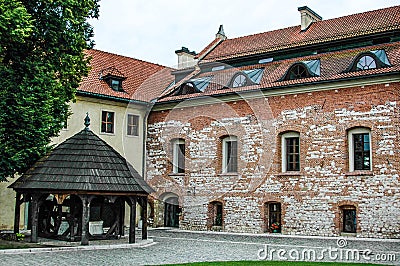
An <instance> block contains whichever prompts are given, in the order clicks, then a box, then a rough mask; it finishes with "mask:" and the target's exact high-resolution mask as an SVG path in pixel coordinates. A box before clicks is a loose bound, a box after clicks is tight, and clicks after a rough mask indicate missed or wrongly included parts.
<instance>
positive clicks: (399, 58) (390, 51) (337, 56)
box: [159, 42, 400, 102]
mask: <svg viewBox="0 0 400 266" xmlns="http://www.w3.org/2000/svg"><path fill="white" fill-rule="evenodd" d="M380 49H384V50H385V51H386V54H387V57H388V59H389V62H390V64H391V66H389V67H384V68H377V69H371V70H363V71H352V72H349V71H347V70H348V68H349V66H351V65H352V63H353V61H354V60H355V58H356V57H357V56H358V55H359V54H361V53H364V52H369V51H373V50H380ZM316 59H319V60H320V62H321V69H320V76H318V77H310V78H302V79H295V80H282V78H283V77H284V76H285V74H286V72H287V71H288V70H289V68H290V67H291V66H292V65H293V64H295V63H297V62H302V61H308V60H316ZM257 68H264V73H263V76H262V79H261V81H260V84H257V85H252V86H243V87H239V88H228V87H227V85H228V84H229V81H230V80H231V79H232V77H233V75H234V74H235V73H237V72H238V71H241V70H249V69H257ZM197 73H198V72H197ZM393 73H396V74H400V42H395V43H390V44H380V45H374V46H369V47H362V48H355V49H348V50H342V51H336V52H329V53H324V54H316V55H310V56H303V57H296V58H291V59H285V60H279V61H273V62H269V63H265V64H256V65H250V66H244V67H240V68H227V69H224V70H221V71H214V72H205V73H201V74H198V75H195V76H193V75H189V76H188V77H187V78H185V79H184V80H182V81H181V82H179V83H178V84H177V85H176V86H175V87H173V88H171V89H170V90H169V91H168V92H165V93H164V95H163V97H161V98H160V100H159V102H167V101H175V100H178V101H179V100H184V99H189V98H196V97H203V96H215V95H221V94H225V93H232V92H233V93H237V92H243V91H250V90H256V89H264V90H267V89H275V88H279V87H285V86H291V85H303V84H310V83H314V82H326V81H339V80H341V79H347V78H359V77H365V76H374V75H379V74H393ZM210 76H212V77H213V78H212V80H211V82H210V84H209V85H208V87H207V88H206V90H205V91H204V92H203V93H193V94H186V95H178V96H167V95H168V93H170V92H171V91H172V90H174V89H175V88H176V87H177V86H179V85H180V84H182V83H184V82H185V81H187V80H188V79H191V78H199V77H210Z"/></svg>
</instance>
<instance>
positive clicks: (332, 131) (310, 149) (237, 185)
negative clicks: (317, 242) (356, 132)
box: [147, 83, 400, 238]
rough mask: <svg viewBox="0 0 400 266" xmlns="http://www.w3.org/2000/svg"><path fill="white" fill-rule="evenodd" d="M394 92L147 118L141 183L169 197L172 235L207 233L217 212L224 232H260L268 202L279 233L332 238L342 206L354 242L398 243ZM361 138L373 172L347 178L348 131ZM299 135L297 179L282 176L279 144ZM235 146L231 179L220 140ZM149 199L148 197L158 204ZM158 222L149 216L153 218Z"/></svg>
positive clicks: (287, 99) (377, 88) (368, 90)
mask: <svg viewBox="0 0 400 266" xmlns="http://www.w3.org/2000/svg"><path fill="white" fill-rule="evenodd" d="M399 89H400V84H399V83H390V84H379V85H370V86H362V87H361V86H359V87H352V88H342V89H333V90H326V91H318V92H312V93H299V94H292V95H284V96H274V97H268V98H258V99H251V100H240V101H234V102H227V103H225V102H216V103H213V104H207V105H200V106H193V107H180V106H179V105H178V106H176V107H175V108H173V109H170V110H165V111H153V112H152V113H151V114H150V116H149V125H148V139H147V180H148V182H149V183H150V184H151V185H152V186H153V187H154V188H155V189H156V190H157V195H161V194H162V193H164V192H173V193H175V194H177V195H178V196H179V199H180V204H181V206H182V207H183V212H182V215H181V216H180V218H181V222H180V227H181V228H184V229H193V230H206V229H207V223H208V219H209V217H208V216H209V214H207V206H208V204H209V203H210V202H212V201H216V200H218V201H220V202H223V207H224V210H223V230H225V231H231V232H254V233H259V232H264V231H266V230H267V229H268V225H267V224H266V223H267V220H268V215H267V212H268V210H267V208H266V206H265V203H266V202H279V203H281V206H282V212H281V217H282V233H283V234H300V235H321V236H336V235H339V234H340V233H341V231H342V229H341V227H342V225H341V221H342V217H341V206H345V205H352V206H354V207H355V208H356V213H357V236H360V237H381V238H400V219H399V217H400V177H399V173H398V172H399V170H400V155H399V152H400V145H399V142H398V139H399V137H400V133H399V130H400V129H399V128H400V125H399V118H400V114H399V111H400V107H399V104H400V103H399V99H400V97H399ZM355 127H365V128H369V129H370V132H371V145H372V146H371V147H372V171H355V172H350V171H349V151H348V149H349V148H348V147H349V143H348V137H347V135H348V130H350V129H352V128H355ZM288 131H296V132H298V133H299V134H300V152H301V157H300V169H301V170H300V171H299V172H282V154H281V134H283V133H285V132H288ZM228 135H234V136H237V138H238V151H239V154H238V157H239V159H238V173H237V174H236V173H235V174H232V173H229V174H226V173H222V166H221V165H222V157H221V154H222V138H223V137H224V136H228ZM176 138H182V139H185V148H186V149H185V157H186V161H185V164H186V165H185V166H186V170H185V173H184V174H180V175H174V174H171V172H172V167H171V156H172V150H171V147H172V146H171V140H173V139H176ZM157 195H156V197H157ZM156 215H157V211H156Z"/></svg>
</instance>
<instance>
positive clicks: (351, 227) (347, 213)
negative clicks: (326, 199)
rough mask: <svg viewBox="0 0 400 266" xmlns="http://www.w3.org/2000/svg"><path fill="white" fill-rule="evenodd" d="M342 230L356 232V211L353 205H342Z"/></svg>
mask: <svg viewBox="0 0 400 266" xmlns="http://www.w3.org/2000/svg"><path fill="white" fill-rule="evenodd" d="M341 215H342V224H343V226H342V232H344V233H356V232H357V213H356V208H355V207H354V206H351V205H349V206H342V207H341Z"/></svg>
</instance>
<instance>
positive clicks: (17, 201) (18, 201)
mask: <svg viewBox="0 0 400 266" xmlns="http://www.w3.org/2000/svg"><path fill="white" fill-rule="evenodd" d="M20 211H21V193H20V192H17V195H16V196H15V215H14V233H15V234H18V233H19V222H20V219H21V216H20Z"/></svg>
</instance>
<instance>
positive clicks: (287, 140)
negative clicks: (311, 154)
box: [282, 132, 300, 172]
mask: <svg viewBox="0 0 400 266" xmlns="http://www.w3.org/2000/svg"><path fill="white" fill-rule="evenodd" d="M289 171H300V134H299V133H297V132H289V133H285V134H283V135H282V172H289Z"/></svg>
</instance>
